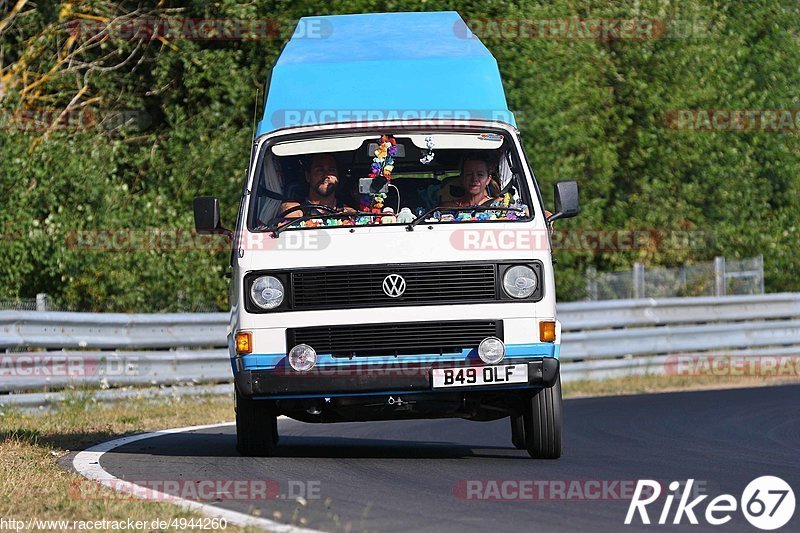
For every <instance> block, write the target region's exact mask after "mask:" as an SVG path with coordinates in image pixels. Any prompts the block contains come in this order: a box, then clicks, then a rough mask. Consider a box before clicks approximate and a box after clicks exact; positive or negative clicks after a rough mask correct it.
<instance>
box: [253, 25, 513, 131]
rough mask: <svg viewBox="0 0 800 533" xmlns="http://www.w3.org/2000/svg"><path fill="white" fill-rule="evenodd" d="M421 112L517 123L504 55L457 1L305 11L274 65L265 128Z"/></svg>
mask: <svg viewBox="0 0 800 533" xmlns="http://www.w3.org/2000/svg"><path fill="white" fill-rule="evenodd" d="M420 115H421V116H420ZM418 117H419V118H423V119H424V118H429V119H452V118H482V119H488V120H499V121H501V122H506V123H509V124H512V125H515V122H514V116H513V115H512V114H511V112H510V111H509V110H508V105H507V104H506V97H505V93H504V92H503V85H502V82H501V81H500V73H499V71H498V69H497V62H496V61H495V59H494V57H493V56H492V54H491V53H489V50H487V49H486V47H485V46H484V45H483V43H481V42H480V40H479V39H478V38H477V37H475V36H474V35H473V34H472V33H471V32H470V31H469V29H468V28H467V26H466V24H465V23H464V21H463V20H462V19H461V17H460V16H459V15H458V13H456V12H455V11H442V12H435V13H377V14H365V15H336V16H326V17H304V18H302V19H300V21H299V23H298V25H297V28H296V29H295V32H294V35H293V36H292V38H291V40H290V41H289V42H288V43H287V44H286V46H285V48H284V49H283V51H282V52H281V55H280V57H279V58H278V60H277V61H276V63H275V66H274V67H273V69H272V75H271V78H270V81H269V83H268V87H267V101H266V104H265V106H264V116H263V118H262V120H261V122H260V123H259V126H258V135H262V134H264V133H269V132H271V131H275V130H277V129H280V128H285V127H290V126H301V125H302V126H309V125H315V124H323V123H334V122H353V121H357V122H364V121H366V120H368V119H369V118H372V119H374V120H391V119H393V118H406V119H414V118H418Z"/></svg>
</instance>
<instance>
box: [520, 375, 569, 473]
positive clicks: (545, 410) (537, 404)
mask: <svg viewBox="0 0 800 533" xmlns="http://www.w3.org/2000/svg"><path fill="white" fill-rule="evenodd" d="M562 407H563V402H562V399H561V378H560V377H559V378H558V380H557V381H556V383H555V385H553V386H552V387H550V388H548V389H542V390H540V391H539V392H537V393H536V394H535V395H533V396H532V397H531V398H530V399H529V400H526V401H525V414H524V415H523V417H524V419H525V424H524V425H525V447H526V448H527V449H528V454H529V455H530V456H531V457H533V458H536V459H558V458H559V457H561V437H562V433H563V419H562V411H563V409H562Z"/></svg>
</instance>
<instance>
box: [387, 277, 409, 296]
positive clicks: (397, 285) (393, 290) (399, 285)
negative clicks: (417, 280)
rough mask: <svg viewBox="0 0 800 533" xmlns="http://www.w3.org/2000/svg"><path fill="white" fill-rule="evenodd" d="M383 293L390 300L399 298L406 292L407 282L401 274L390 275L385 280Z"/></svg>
mask: <svg viewBox="0 0 800 533" xmlns="http://www.w3.org/2000/svg"><path fill="white" fill-rule="evenodd" d="M383 292H385V293H386V296H388V297H389V298H399V297H400V296H402V295H403V293H404V292H406V280H405V279H403V276H401V275H400V274H389V275H388V276H386V277H385V278H383Z"/></svg>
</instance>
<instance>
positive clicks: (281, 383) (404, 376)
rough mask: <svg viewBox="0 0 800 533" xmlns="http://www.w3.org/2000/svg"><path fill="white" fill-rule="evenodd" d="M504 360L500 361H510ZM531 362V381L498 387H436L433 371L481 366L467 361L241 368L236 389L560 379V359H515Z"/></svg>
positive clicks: (336, 389) (330, 392) (306, 393)
mask: <svg viewBox="0 0 800 533" xmlns="http://www.w3.org/2000/svg"><path fill="white" fill-rule="evenodd" d="M511 362H512V361H508V360H507V361H502V362H501V363H499V364H501V365H502V364H509V363H511ZM513 362H514V363H518V364H527V365H528V383H527V384H520V383H517V384H514V385H498V386H489V387H487V386H478V387H459V388H457V389H453V388H449V389H433V388H432V378H431V370H433V369H434V368H453V367H459V366H463V367H467V366H479V365H474V364H464V363H452V362H451V363H436V364H417V365H403V366H402V367H393V368H387V367H381V368H370V367H369V366H364V365H360V366H358V365H349V366H348V365H345V366H337V367H336V368H328V369H326V368H320V367H315V368H313V369H312V370H310V371H308V372H304V373H298V372H295V371H293V370H291V369H284V368H281V367H278V368H274V369H269V370H240V371H239V372H237V373H236V377H235V383H236V389H237V390H238V391H239V393H240V394H242V395H243V396H246V397H265V398H322V397H332V396H349V395H357V394H375V393H399V392H404V393H409V392H432V391H433V392H449V393H452V392H455V391H459V392H469V391H476V390H477V391H483V390H498V389H503V390H506V389H519V388H540V387H552V386H553V385H554V384H555V382H556V380H557V379H558V371H559V361H558V359H556V358H553V357H540V358H532V359H529V360H526V361H513Z"/></svg>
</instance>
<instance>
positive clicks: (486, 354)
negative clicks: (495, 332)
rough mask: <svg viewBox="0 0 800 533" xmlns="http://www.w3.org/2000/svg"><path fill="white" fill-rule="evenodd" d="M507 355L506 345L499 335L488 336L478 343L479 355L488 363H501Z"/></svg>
mask: <svg viewBox="0 0 800 533" xmlns="http://www.w3.org/2000/svg"><path fill="white" fill-rule="evenodd" d="M505 356H506V345H505V344H503V341H501V340H500V339H498V338H497V337H486V338H485V339H483V340H482V341H481V343H480V344H479V345H478V357H480V358H481V361H483V362H484V363H486V364H488V365H493V364H495V363H499V362H500V361H502V360H503V357H505Z"/></svg>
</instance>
